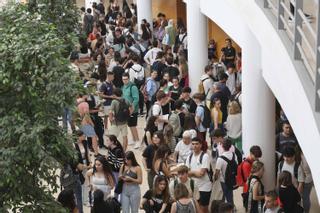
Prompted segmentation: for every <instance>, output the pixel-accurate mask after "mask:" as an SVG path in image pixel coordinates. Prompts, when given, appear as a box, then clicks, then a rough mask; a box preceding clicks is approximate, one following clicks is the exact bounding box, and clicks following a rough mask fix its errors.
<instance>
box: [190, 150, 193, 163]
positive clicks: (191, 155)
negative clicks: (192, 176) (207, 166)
mask: <svg viewBox="0 0 320 213" xmlns="http://www.w3.org/2000/svg"><path fill="white" fill-rule="evenodd" d="M192 156H193V152H191V154H190V155H189V166H190V165H191V159H192Z"/></svg>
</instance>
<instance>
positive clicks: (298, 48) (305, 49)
mask: <svg viewBox="0 0 320 213" xmlns="http://www.w3.org/2000/svg"><path fill="white" fill-rule="evenodd" d="M259 1H263V6H264V8H266V9H272V10H273V11H275V12H276V14H277V15H276V19H277V22H278V30H285V31H286V32H287V34H288V37H289V38H290V39H292V38H293V41H292V45H293V50H294V51H293V53H294V54H293V59H294V60H301V61H302V62H303V63H304V65H305V67H306V69H307V70H308V74H309V76H310V78H311V79H312V83H313V84H314V86H315V97H316V100H315V110H316V111H317V112H320V17H319V16H320V3H319V1H316V2H315V4H316V5H317V13H316V17H315V18H316V21H317V22H316V24H317V25H316V26H317V29H316V31H315V30H314V29H313V28H312V25H311V24H310V23H309V20H308V18H307V17H306V15H305V13H304V11H303V3H304V0H278V5H277V6H275V5H274V3H273V2H272V1H271V0H259ZM290 3H291V4H292V5H293V6H294V13H292V11H291V10H290V9H292V8H290V9H289V8H288V6H287V5H288V4H290ZM308 3H312V2H309V1H308ZM288 18H289V19H291V20H292V24H290V23H289V22H288ZM313 44H316V45H315V47H314V45H313ZM314 61H315V64H314Z"/></svg>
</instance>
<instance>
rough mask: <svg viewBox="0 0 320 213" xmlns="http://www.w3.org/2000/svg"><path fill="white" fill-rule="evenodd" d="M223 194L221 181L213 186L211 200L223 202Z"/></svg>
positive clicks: (217, 181)
mask: <svg viewBox="0 0 320 213" xmlns="http://www.w3.org/2000/svg"><path fill="white" fill-rule="evenodd" d="M222 198H223V192H222V188H221V183H220V181H219V180H216V181H215V182H214V183H213V185H212V190H211V200H222Z"/></svg>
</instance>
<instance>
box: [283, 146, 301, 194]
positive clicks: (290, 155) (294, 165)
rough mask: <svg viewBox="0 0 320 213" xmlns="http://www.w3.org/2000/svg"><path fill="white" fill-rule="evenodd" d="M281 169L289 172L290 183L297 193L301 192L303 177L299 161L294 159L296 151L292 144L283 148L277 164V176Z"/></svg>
mask: <svg viewBox="0 0 320 213" xmlns="http://www.w3.org/2000/svg"><path fill="white" fill-rule="evenodd" d="M282 171H288V172H290V174H291V177H292V184H293V185H294V186H295V187H296V188H297V190H298V192H299V193H302V191H303V184H304V181H305V177H304V174H303V170H302V168H301V165H300V163H299V162H297V161H296V152H295V149H294V148H293V147H292V146H286V147H284V149H283V160H282V161H280V163H279V165H278V177H279V174H280V173H281V172H282Z"/></svg>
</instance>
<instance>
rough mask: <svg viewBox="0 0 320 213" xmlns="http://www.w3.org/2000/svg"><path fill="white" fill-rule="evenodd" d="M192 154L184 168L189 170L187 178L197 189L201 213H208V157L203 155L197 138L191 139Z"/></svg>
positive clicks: (209, 183)
mask: <svg viewBox="0 0 320 213" xmlns="http://www.w3.org/2000/svg"><path fill="white" fill-rule="evenodd" d="M191 143H192V148H193V152H192V153H191V154H190V155H189V157H188V158H187V162H186V166H187V167H188V168H190V171H189V176H190V177H192V178H193V179H194V180H195V183H196V185H197V187H198V188H199V192H200V198H199V200H198V201H199V204H200V209H201V210H202V212H204V213H207V212H208V206H209V202H210V195H211V188H212V183H211V181H210V178H209V175H208V171H209V169H210V160H209V155H208V154H207V153H204V152H203V151H202V150H201V148H202V145H203V142H202V141H201V140H200V139H199V138H193V139H192V142H191Z"/></svg>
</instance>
